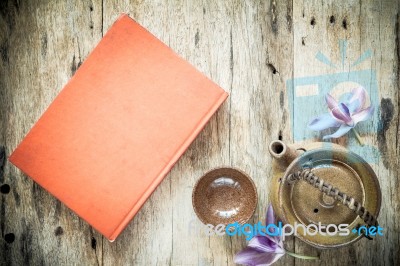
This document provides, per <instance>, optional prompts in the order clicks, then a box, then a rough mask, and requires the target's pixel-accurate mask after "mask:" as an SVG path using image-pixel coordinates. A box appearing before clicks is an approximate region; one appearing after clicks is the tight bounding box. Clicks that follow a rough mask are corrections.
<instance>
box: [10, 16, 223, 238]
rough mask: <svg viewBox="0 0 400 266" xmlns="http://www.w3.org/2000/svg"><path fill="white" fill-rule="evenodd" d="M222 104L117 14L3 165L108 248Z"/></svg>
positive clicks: (207, 83)
mask: <svg viewBox="0 0 400 266" xmlns="http://www.w3.org/2000/svg"><path fill="white" fill-rule="evenodd" d="M226 97H227V93H226V92H225V91H224V90H222V89H221V88H220V87H218V86H217V85H216V84H215V83H213V82H212V81H211V80H209V79H208V78H207V77H205V76H204V75H203V74H201V73H200V72H199V71H197V70H196V69H195V68H194V67H193V66H191V65H190V64H189V63H188V62H186V61H185V60H183V59H182V58H180V57H179V56H178V55H176V54H175V53H174V52H173V51H172V50H171V49H170V48H169V47H167V46H166V45H165V44H163V43H162V42H161V41H159V40H158V39H157V38H156V37H154V36H153V35H152V34H151V33H149V32H148V31H147V30H146V29H144V28H143V27H141V26H140V25H139V24H137V23H136V22H135V21H134V20H133V19H131V18H130V17H129V16H127V15H121V17H120V18H119V19H118V20H117V21H116V22H115V23H114V25H113V26H112V27H111V28H110V29H109V31H108V32H107V34H106V35H105V36H104V37H103V39H102V40H101V41H100V43H99V44H98V45H97V46H96V48H95V49H94V50H93V51H92V53H91V54H90V55H89V56H88V58H87V59H86V60H85V62H84V63H83V64H82V65H81V66H80V68H79V69H78V70H77V71H76V73H75V75H74V76H73V77H72V78H71V80H70V81H69V82H68V83H67V85H66V86H65V87H64V88H63V89H62V90H61V92H60V93H59V95H58V96H57V97H56V98H55V99H54V101H53V102H52V103H51V104H50V106H49V107H48V109H47V110H46V111H45V112H44V114H43V115H42V116H41V117H40V119H39V120H38V121H37V123H36V124H35V125H34V126H33V127H32V129H31V130H30V131H29V133H28V134H27V135H26V137H25V138H24V139H23V140H22V142H21V143H20V144H19V145H18V147H17V148H16V150H15V151H14V152H13V153H12V155H11V156H10V158H9V160H10V161H11V162H12V163H13V164H14V165H15V166H17V167H18V168H19V169H21V170H22V171H23V172H24V173H25V174H27V175H28V176H29V177H31V178H32V179H33V180H34V181H35V182H37V183H38V184H39V185H40V186H42V187H43V188H45V189H46V190H47V191H49V192H50V193H51V194H53V195H54V196H55V197H57V198H58V199H59V200H60V201H62V202H63V203H64V204H65V205H66V206H68V207H69V208H70V209H72V210H73V211H74V212H75V213H77V214H78V215H79V216H80V217H81V218H83V219H84V220H86V221H87V222H88V223H89V224H90V225H92V226H93V227H94V228H95V229H96V230H98V231H99V232H100V233H101V234H103V235H104V236H105V237H106V238H108V239H109V240H110V241H113V240H114V239H115V238H116V237H117V236H118V235H119V234H120V233H121V231H122V230H123V229H124V228H125V227H126V226H127V224H128V223H129V222H130V221H131V219H132V218H133V217H134V216H135V214H136V213H137V212H138V211H139V209H140V208H141V206H142V205H143V203H144V202H145V201H146V199H147V198H148V197H149V196H150V195H151V193H152V192H153V191H154V189H155V188H156V187H157V186H158V185H159V184H160V182H161V181H162V179H163V178H164V177H165V176H166V175H167V173H168V172H169V171H170V169H171V167H172V166H173V165H174V164H175V163H176V161H177V160H178V159H179V157H180V156H181V155H182V154H183V153H184V151H185V150H186V149H187V148H188V146H189V145H190V143H191V142H192V141H193V140H194V138H195V137H196V136H197V135H198V134H199V132H200V131H201V129H202V128H203V127H204V125H205V124H206V123H207V121H208V120H209V119H210V117H211V116H212V115H213V114H214V112H215V111H216V110H217V109H218V107H219V106H220V105H221V104H222V103H223V101H224V100H225V99H226Z"/></svg>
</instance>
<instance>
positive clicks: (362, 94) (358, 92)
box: [349, 86, 368, 112]
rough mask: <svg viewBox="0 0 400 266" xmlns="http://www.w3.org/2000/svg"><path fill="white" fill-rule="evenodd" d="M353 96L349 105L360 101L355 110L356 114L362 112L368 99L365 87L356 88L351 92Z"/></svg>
mask: <svg viewBox="0 0 400 266" xmlns="http://www.w3.org/2000/svg"><path fill="white" fill-rule="evenodd" d="M351 94H352V95H353V96H352V97H351V99H350V101H349V104H352V103H353V102H355V101H358V104H357V107H356V108H355V109H354V112H357V111H360V110H361V108H362V107H363V106H364V105H365V100H366V99H367V95H368V94H367V91H366V90H365V89H364V88H363V87H361V86H360V87H357V88H354V89H353V91H352V92H351Z"/></svg>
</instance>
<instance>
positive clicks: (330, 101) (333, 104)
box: [325, 93, 338, 110]
mask: <svg viewBox="0 0 400 266" xmlns="http://www.w3.org/2000/svg"><path fill="white" fill-rule="evenodd" d="M325 101H326V104H327V105H328V108H329V109H330V110H332V109H335V108H337V107H338V102H337V101H336V100H335V98H333V97H332V96H331V95H330V94H329V93H327V94H326V96H325Z"/></svg>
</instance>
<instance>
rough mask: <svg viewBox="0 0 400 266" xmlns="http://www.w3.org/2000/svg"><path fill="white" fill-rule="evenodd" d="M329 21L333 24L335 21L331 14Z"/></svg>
mask: <svg viewBox="0 0 400 266" xmlns="http://www.w3.org/2000/svg"><path fill="white" fill-rule="evenodd" d="M329 22H330V23H331V24H335V22H336V18H335V16H331V17H330V18H329Z"/></svg>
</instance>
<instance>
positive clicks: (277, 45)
mask: <svg viewBox="0 0 400 266" xmlns="http://www.w3.org/2000/svg"><path fill="white" fill-rule="evenodd" d="M396 2H397V1H394V0H393V1H385V0H381V1H372V0H361V1H353V0H351V1H343V2H342V1H334V0H330V1H317V0H315V1H297V0H293V2H292V1H277V0H271V1H261V0H260V1H239V0H229V1H211V0H204V1H172V0H171V1H168V0H157V1H139V0H138V1H102V0H85V1H79V2H77V1H73V2H71V3H69V1H65V2H61V1H45V0H42V1H41V0H35V1H2V2H1V4H0V186H2V187H1V188H2V189H1V191H2V192H4V193H2V194H1V197H0V198H1V199H0V200H1V201H0V231H1V239H0V247H1V249H0V265H71V264H72V265H233V264H234V263H233V257H234V255H235V253H237V252H238V251H239V250H240V249H241V248H242V247H244V246H245V244H246V242H245V240H244V238H243V237H228V236H224V237H218V236H211V237H208V236H205V235H201V234H198V233H195V232H191V231H189V226H190V225H191V224H192V225H198V224H199V221H198V220H197V218H196V216H195V214H194V211H193V209H192V205H191V193H192V188H193V185H194V183H195V182H196V180H197V179H198V178H199V177H200V176H202V175H203V174H204V173H205V172H206V171H208V170H210V169H212V168H214V167H218V166H223V165H224V166H233V167H237V168H240V169H242V170H244V171H245V172H247V173H248V174H249V175H250V176H252V177H253V179H254V182H255V183H256V186H257V189H258V195H259V203H258V207H257V210H256V214H255V216H254V217H253V219H252V222H257V221H259V220H263V216H264V214H265V208H266V206H267V204H268V194H269V191H268V190H269V181H270V177H271V167H270V165H271V158H270V156H269V154H268V143H269V142H270V141H272V140H275V139H278V138H282V139H283V140H284V141H288V142H291V141H292V133H291V125H290V119H291V118H292V117H293V116H294V118H295V115H296V114H291V113H290V111H289V101H290V100H292V99H289V95H288V94H287V90H286V81H287V80H288V79H291V78H293V77H302V76H313V75H319V74H329V73H334V72H335V70H333V69H332V68H329V67H327V66H324V65H323V64H321V63H319V62H318V61H316V60H315V54H316V53H317V52H318V51H321V52H323V53H324V54H326V55H327V56H329V57H330V58H333V59H335V60H336V61H338V60H340V51H339V46H338V41H339V40H340V39H345V40H347V41H348V47H347V50H348V51H347V54H348V58H347V59H348V62H353V61H354V60H355V59H356V58H357V57H358V56H359V55H361V53H362V52H364V51H365V50H367V49H371V50H372V52H373V57H372V59H371V60H367V61H365V62H364V63H362V64H363V65H362V67H365V68H370V69H374V70H375V71H376V74H377V79H378V88H379V101H380V104H381V109H380V110H379V112H380V115H379V120H378V121H375V123H378V124H379V125H380V130H379V131H378V132H376V134H375V133H370V134H369V135H367V136H364V138H365V142H366V143H367V144H369V145H373V146H375V147H378V148H379V150H380V152H381V155H382V160H380V161H379V162H378V163H377V164H374V165H372V167H373V169H374V170H375V171H376V173H377V175H378V177H379V181H380V184H381V189H382V194H383V201H382V210H381V214H380V216H379V221H380V223H381V224H382V225H383V226H384V227H385V228H387V231H386V232H387V234H386V235H385V237H381V238H377V239H376V240H374V241H373V242H368V241H366V240H361V241H359V242H357V243H356V244H354V245H351V246H349V247H345V248H341V249H339V250H323V251H321V250H317V249H315V248H312V247H310V246H307V245H305V244H304V243H302V242H301V241H299V240H297V239H289V240H288V241H286V247H287V249H288V250H291V251H293V250H295V251H296V252H298V253H304V254H311V255H317V254H318V255H320V257H321V259H320V260H319V261H316V262H310V261H302V260H298V259H296V260H294V259H293V258H291V257H289V256H284V257H283V258H282V259H281V260H280V261H279V262H278V263H277V264H276V265H294V264H296V265H399V264H400V238H399V237H400V222H399V220H400V214H399V213H400V193H399V192H398V189H399V169H398V165H399V159H398V157H399V155H400V142H399V140H398V138H399V135H400V129H399V123H400V116H399V100H400V94H399V82H400V75H399V73H400V68H399V61H400V47H399V44H400V40H399V36H400V26H399V25H400V18H399V4H398V3H396ZM122 12H125V13H128V14H129V15H130V16H131V17H132V18H134V19H135V20H136V21H138V22H139V23H140V24H141V25H143V26H144V27H146V28H147V29H148V30H149V31H150V32H151V33H153V34H154V35H155V36H156V37H158V38H159V39H160V40H162V41H163V42H165V43H166V44H167V45H168V46H170V47H171V48H172V49H173V50H175V51H176V52H177V53H178V54H179V55H181V56H182V57H183V58H185V59H186V60H188V61H189V62H190V63H191V64H193V65H194V66H195V67H196V68H197V69H199V70H200V71H201V72H203V73H204V74H205V75H207V76H208V77H210V78H211V79H212V80H213V81H215V82H216V83H217V84H219V85H220V86H221V87H222V88H224V89H225V90H227V91H228V92H229V93H230V97H229V98H228V100H227V101H226V102H225V103H224V105H223V106H222V107H221V108H220V109H219V111H218V112H217V114H216V115H215V116H213V118H212V119H211V121H210V122H209V123H208V125H207V126H206V127H205V129H204V130H203V131H202V132H201V134H200V135H199V136H198V138H197V139H196V140H195V141H194V143H193V144H192V145H191V146H190V148H189V149H188V151H187V152H186V153H185V154H184V156H183V157H182V158H181V159H180V160H179V161H178V163H177V164H176V165H175V167H174V168H173V169H172V171H171V172H170V174H169V175H168V176H167V177H166V178H165V180H164V181H163V182H162V184H161V185H160V186H159V187H158V188H157V190H156V191H155V192H154V193H153V195H152V196H151V197H150V199H149V200H148V201H147V202H146V203H145V205H144V207H143V208H142V209H141V211H140V212H139V213H138V214H137V215H136V217H135V219H134V220H133V221H132V222H131V223H130V224H129V226H128V227H127V229H126V230H125V231H124V232H123V233H122V234H121V235H120V237H119V238H118V239H117V240H116V241H115V242H114V243H110V242H108V241H107V240H105V239H104V238H103V237H102V236H101V235H99V234H98V233H97V232H96V231H95V230H93V229H92V228H91V227H90V226H89V225H87V224H86V223H85V222H84V221H82V220H81V219H79V218H78V217H77V216H76V215H75V214H74V213H72V212H71V211H70V210H69V209H67V208H66V207H65V206H64V205H63V204H62V203H60V202H59V201H58V200H56V199H55V198H54V197H52V196H51V195H49V194H48V193H47V192H46V191H44V190H43V189H42V188H40V187H39V186H38V185H36V184H34V183H33V182H32V181H31V179H29V178H28V177H27V176H25V175H23V174H21V172H20V171H19V170H17V169H16V168H15V167H13V166H11V165H10V164H9V163H8V162H7V161H6V160H5V159H3V158H6V157H7V156H9V154H10V153H11V152H12V151H13V150H14V148H15V147H16V145H17V144H18V143H19V142H20V141H21V139H22V138H23V137H24V135H25V134H26V133H27V132H28V131H29V129H30V128H31V127H32V125H33V124H34V122H35V121H36V120H37V119H38V118H39V117H40V115H41V114H42V113H43V111H44V110H45V109H46V107H47V106H48V105H49V103H50V102H51V101H52V100H53V99H54V97H55V96H56V95H57V93H58V92H59V91H60V89H61V88H62V87H63V85H64V84H65V83H66V82H67V81H68V79H69V78H70V77H71V76H72V75H73V73H74V72H75V71H76V69H77V68H78V67H79V65H80V64H81V62H83V61H84V60H85V58H86V57H87V55H88V54H89V52H90V51H91V50H92V49H93V48H94V47H95V45H96V44H97V43H98V41H99V40H100V39H101V37H102V35H104V33H105V32H106V31H107V29H108V28H109V27H110V26H111V25H112V23H113V22H114V21H115V19H116V18H117V17H118V16H119V14H120V13H122ZM345 71H350V67H349V65H346V67H345ZM309 108H313V107H312V106H310V107H309ZM337 143H340V144H343V145H346V143H347V140H346V137H344V138H340V139H338V140H337ZM3 150H4V152H3ZM4 185H9V187H10V191H9V192H8V193H6V192H7V186H4Z"/></svg>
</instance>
